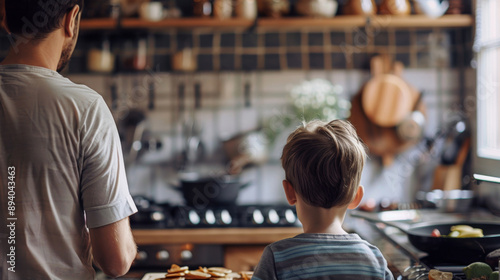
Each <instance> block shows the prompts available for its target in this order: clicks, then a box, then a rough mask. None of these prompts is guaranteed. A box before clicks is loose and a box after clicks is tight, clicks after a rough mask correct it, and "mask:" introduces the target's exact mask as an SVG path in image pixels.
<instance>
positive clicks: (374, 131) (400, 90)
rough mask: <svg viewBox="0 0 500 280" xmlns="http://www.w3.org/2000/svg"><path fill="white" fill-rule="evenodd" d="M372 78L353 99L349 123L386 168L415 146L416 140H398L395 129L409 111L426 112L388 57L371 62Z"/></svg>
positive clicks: (398, 65)
mask: <svg viewBox="0 0 500 280" xmlns="http://www.w3.org/2000/svg"><path fill="white" fill-rule="evenodd" d="M371 71H372V76H373V77H372V78H371V79H370V80H369V81H368V82H367V83H366V84H365V85H364V86H363V87H362V88H361V90H360V91H359V92H358V94H356V95H355V96H354V98H353V100H352V102H351V103H352V108H351V115H350V117H349V121H350V122H351V123H352V124H353V125H354V126H355V127H356V130H357V132H358V135H359V137H361V139H362V140H363V141H364V142H365V143H366V145H367V146H368V148H369V151H370V153H371V154H373V155H378V156H380V157H381V158H382V163H383V164H384V165H386V166H388V165H390V164H392V162H393V160H394V156H395V155H396V154H398V153H400V152H402V151H404V150H406V149H408V148H409V147H411V146H413V145H415V144H416V143H417V141H418V139H416V137H415V139H408V138H401V137H399V136H398V134H397V131H396V128H397V126H398V125H399V124H401V123H402V122H403V121H404V120H405V118H407V117H408V116H410V114H411V113H412V110H413V111H415V109H418V111H420V112H425V107H424V104H423V103H422V102H419V101H418V98H419V95H420V93H419V92H418V91H417V90H416V89H414V88H413V87H411V86H410V85H408V84H407V83H406V82H405V81H404V80H403V79H402V78H401V76H402V72H403V65H402V64H401V63H399V62H396V63H394V64H393V63H391V60H390V58H389V57H388V56H375V57H373V58H372V61H371Z"/></svg>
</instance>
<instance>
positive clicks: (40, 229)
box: [0, 65, 137, 280]
mask: <svg viewBox="0 0 500 280" xmlns="http://www.w3.org/2000/svg"><path fill="white" fill-rule="evenodd" d="M13 170H15V171H14V172H15V176H10V178H9V173H8V172H9V171H11V174H12V171H13ZM9 182H10V183H9ZM12 182H14V183H12ZM9 187H10V189H9ZM13 187H15V188H13ZM9 190H10V191H13V192H11V193H10V194H11V195H10V196H9ZM0 191H1V192H2V193H1V194H0V209H1V210H0V214H1V215H0V220H1V221H2V223H6V222H7V221H9V222H11V221H12V222H15V230H14V231H12V230H11V228H8V227H6V226H1V227H0V248H1V250H0V251H1V253H2V254H1V257H0V274H1V276H2V277H1V279H23V280H28V279H94V277H95V272H94V269H93V268H92V260H91V252H90V238H89V233H88V229H87V228H86V225H87V227H88V228H95V227H100V226H104V225H108V224H111V223H114V222H117V221H119V220H121V219H123V218H126V217H128V216H130V215H131V214H133V213H135V212H136V211H137V208H136V207H135V205H134V202H133V200H132V198H131V196H130V193H129V190H128V184H127V179H126V175H125V169H124V163H123V155H122V150H121V145H120V140H119V136H118V131H117V129H116V125H115V122H114V120H113V117H112V115H111V113H110V111H109V109H108V107H107V105H106V104H105V102H104V100H103V99H102V97H101V96H100V95H99V94H98V93H96V92H95V91H93V90H91V89H90V88H88V87H86V86H83V85H77V84H75V83H73V82H71V81H70V80H69V79H67V78H64V77H62V76H61V75H60V74H58V73H57V72H54V71H52V70H49V69H46V68H41V67H35V66H27V65H3V66H2V65H0ZM12 194H14V195H13V196H12ZM9 200H10V201H13V202H14V203H15V211H13V212H9V211H8V210H9V209H8V203H9ZM11 205H12V203H11ZM11 209H12V208H11ZM8 218H15V219H16V220H12V219H10V220H8ZM13 233H14V238H13V237H12V235H13ZM9 238H10V239H9ZM12 240H14V241H15V244H11V243H12ZM11 246H14V247H15V248H14V249H15V250H14V251H15V263H12V262H10V263H8V261H10V260H11V259H12V258H11V256H8V255H7V253H8V252H10V251H12V250H11V249H12V248H11ZM12 264H15V267H14V268H13V269H12ZM9 268H11V270H15V272H12V271H11V270H9Z"/></svg>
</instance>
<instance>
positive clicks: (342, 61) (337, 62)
mask: <svg viewBox="0 0 500 280" xmlns="http://www.w3.org/2000/svg"><path fill="white" fill-rule="evenodd" d="M331 61H332V69H345V68H347V61H346V57H345V54H344V53H332V54H331Z"/></svg>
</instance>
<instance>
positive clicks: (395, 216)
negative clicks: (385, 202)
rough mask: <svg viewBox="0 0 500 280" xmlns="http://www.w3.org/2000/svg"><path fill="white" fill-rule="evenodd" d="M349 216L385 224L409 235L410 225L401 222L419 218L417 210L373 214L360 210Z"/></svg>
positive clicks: (353, 211)
mask: <svg viewBox="0 0 500 280" xmlns="http://www.w3.org/2000/svg"><path fill="white" fill-rule="evenodd" d="M349 215H350V216H351V217H355V218H361V219H365V220H367V221H369V222H372V223H383V224H385V225H388V226H391V227H395V228H397V229H399V230H401V231H403V232H405V233H408V230H409V229H410V224H409V223H405V222H401V221H411V220H413V219H414V218H415V217H416V216H417V212H416V211H415V210H395V211H384V212H374V213H371V212H365V211H360V210H352V211H350V212H349Z"/></svg>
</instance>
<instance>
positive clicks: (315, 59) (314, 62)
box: [309, 53, 325, 69]
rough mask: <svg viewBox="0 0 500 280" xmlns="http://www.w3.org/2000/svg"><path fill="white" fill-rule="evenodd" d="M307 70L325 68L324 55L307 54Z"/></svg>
mask: <svg viewBox="0 0 500 280" xmlns="http://www.w3.org/2000/svg"><path fill="white" fill-rule="evenodd" d="M309 68H311V69H324V68H325V55H324V54H323V53H310V54H309Z"/></svg>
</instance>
